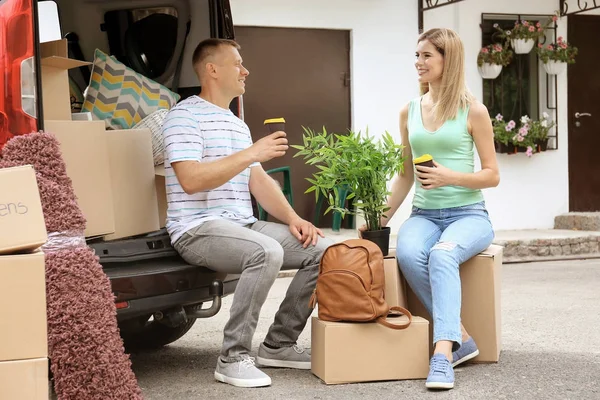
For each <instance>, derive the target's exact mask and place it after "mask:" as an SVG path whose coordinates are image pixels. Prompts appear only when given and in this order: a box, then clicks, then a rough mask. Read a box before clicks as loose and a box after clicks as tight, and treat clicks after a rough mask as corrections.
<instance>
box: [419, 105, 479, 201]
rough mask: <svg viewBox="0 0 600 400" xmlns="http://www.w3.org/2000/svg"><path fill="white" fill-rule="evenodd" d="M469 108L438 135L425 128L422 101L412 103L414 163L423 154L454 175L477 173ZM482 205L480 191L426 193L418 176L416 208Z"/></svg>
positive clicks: (447, 188) (457, 189) (443, 189)
mask: <svg viewBox="0 0 600 400" xmlns="http://www.w3.org/2000/svg"><path fill="white" fill-rule="evenodd" d="M468 115H469V108H468V107H467V108H466V109H461V110H458V113H457V115H456V118H455V119H452V120H447V121H446V122H444V124H443V125H442V126H441V127H440V128H439V129H438V130H437V131H435V132H430V131H428V130H426V129H425V127H424V126H423V118H422V114H421V97H418V98H416V99H414V100H412V101H411V102H410V104H409V109H408V141H409V143H410V147H411V150H412V157H413V160H414V159H415V158H417V157H420V156H422V155H423V154H431V156H432V157H433V159H434V160H435V161H436V162H438V163H440V164H442V165H443V166H445V167H446V168H449V169H451V170H454V171H458V172H464V173H473V172H474V159H473V157H474V148H473V146H474V143H473V137H472V136H471V134H470V133H469V131H468V129H467V116H468ZM480 201H483V194H482V193H481V190H474V189H468V188H466V187H462V186H444V187H440V188H436V189H430V190H425V189H423V188H422V187H421V184H420V182H418V181H417V177H416V175H415V197H414V199H413V205H414V206H415V207H418V208H422V209H441V208H452V207H461V206H466V205H470V204H474V203H479V202H480Z"/></svg>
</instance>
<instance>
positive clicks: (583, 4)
mask: <svg viewBox="0 0 600 400" xmlns="http://www.w3.org/2000/svg"><path fill="white" fill-rule="evenodd" d="M569 3H572V4H573V10H569ZM574 3H575V0H560V16H561V17H565V16H567V15H574V14H580V13H582V12H585V11H590V10H595V9H598V8H600V4H598V0H577V8H575V5H574Z"/></svg>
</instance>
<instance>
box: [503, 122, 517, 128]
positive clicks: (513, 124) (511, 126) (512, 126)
mask: <svg viewBox="0 0 600 400" xmlns="http://www.w3.org/2000/svg"><path fill="white" fill-rule="evenodd" d="M506 126H508V127H510V129H513V128H514V127H515V126H517V124H516V123H515V121H513V120H510V121H508V124H507V125H506Z"/></svg>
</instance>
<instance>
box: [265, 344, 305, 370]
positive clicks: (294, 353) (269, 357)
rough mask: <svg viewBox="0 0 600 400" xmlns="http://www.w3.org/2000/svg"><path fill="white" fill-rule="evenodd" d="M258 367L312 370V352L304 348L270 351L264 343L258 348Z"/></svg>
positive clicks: (285, 348) (284, 348) (294, 346)
mask: <svg viewBox="0 0 600 400" xmlns="http://www.w3.org/2000/svg"><path fill="white" fill-rule="evenodd" d="M256 361H258V365H260V366H263V367H279V368H296V369H310V367H311V362H310V350H307V349H305V348H303V347H302V346H298V345H296V344H295V345H293V346H292V347H281V348H279V349H270V348H268V347H267V346H265V344H264V343H261V344H260V347H259V348H258V357H257V359H256Z"/></svg>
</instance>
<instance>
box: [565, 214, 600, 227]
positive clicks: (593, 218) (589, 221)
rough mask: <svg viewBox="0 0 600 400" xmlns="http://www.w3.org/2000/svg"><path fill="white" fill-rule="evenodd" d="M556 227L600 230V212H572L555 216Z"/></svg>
mask: <svg viewBox="0 0 600 400" xmlns="http://www.w3.org/2000/svg"><path fill="white" fill-rule="evenodd" d="M554 229H574V230H579V231H600V212H570V213H567V214H562V215H557V216H556V217H554Z"/></svg>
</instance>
